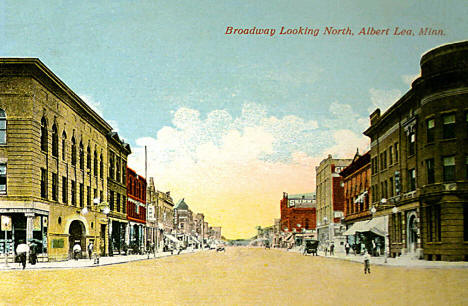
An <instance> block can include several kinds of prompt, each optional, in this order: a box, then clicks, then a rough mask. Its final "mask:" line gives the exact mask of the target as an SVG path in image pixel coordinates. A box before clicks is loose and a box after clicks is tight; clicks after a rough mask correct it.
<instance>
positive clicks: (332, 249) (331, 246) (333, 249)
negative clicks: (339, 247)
mask: <svg viewBox="0 0 468 306" xmlns="http://www.w3.org/2000/svg"><path fill="white" fill-rule="evenodd" d="M333 255H335V244H334V243H333V241H332V243H331V244H330V256H333Z"/></svg>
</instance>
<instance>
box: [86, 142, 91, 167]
mask: <svg viewBox="0 0 468 306" xmlns="http://www.w3.org/2000/svg"><path fill="white" fill-rule="evenodd" d="M86 169H89V171H90V172H91V149H90V148H89V145H88V148H87V149H86Z"/></svg>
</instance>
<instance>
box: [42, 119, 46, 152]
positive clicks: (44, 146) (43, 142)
mask: <svg viewBox="0 0 468 306" xmlns="http://www.w3.org/2000/svg"><path fill="white" fill-rule="evenodd" d="M41 150H42V151H44V152H47V121H46V119H45V118H44V117H42V119H41Z"/></svg>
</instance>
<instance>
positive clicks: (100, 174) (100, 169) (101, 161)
mask: <svg viewBox="0 0 468 306" xmlns="http://www.w3.org/2000/svg"><path fill="white" fill-rule="evenodd" d="M103 175H104V161H103V159H102V154H101V155H100V156H99V177H100V178H102V177H103ZM101 199H102V198H101Z"/></svg>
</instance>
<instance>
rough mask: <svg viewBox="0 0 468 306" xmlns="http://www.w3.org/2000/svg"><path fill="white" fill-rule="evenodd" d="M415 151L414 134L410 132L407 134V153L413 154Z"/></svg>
mask: <svg viewBox="0 0 468 306" xmlns="http://www.w3.org/2000/svg"><path fill="white" fill-rule="evenodd" d="M415 152H416V134H415V133H414V132H411V133H410V134H409V135H408V154H409V155H414V153H415Z"/></svg>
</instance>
